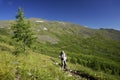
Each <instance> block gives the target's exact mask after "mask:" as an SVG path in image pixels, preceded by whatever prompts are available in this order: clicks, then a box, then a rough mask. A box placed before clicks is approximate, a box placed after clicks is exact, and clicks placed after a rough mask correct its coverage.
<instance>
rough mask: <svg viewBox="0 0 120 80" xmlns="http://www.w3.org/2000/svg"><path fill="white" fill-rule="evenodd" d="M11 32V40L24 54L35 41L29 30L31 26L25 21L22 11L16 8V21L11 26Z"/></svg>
mask: <svg viewBox="0 0 120 80" xmlns="http://www.w3.org/2000/svg"><path fill="white" fill-rule="evenodd" d="M11 29H12V31H13V37H12V38H13V39H14V40H15V41H16V42H17V43H18V44H19V46H21V49H22V50H23V51H24V52H25V51H26V47H30V46H31V45H32V43H33V41H35V37H34V34H33V32H32V30H31V24H30V22H29V21H25V18H24V15H23V11H22V9H21V8H18V12H17V15H16V21H15V23H14V24H13V25H11Z"/></svg>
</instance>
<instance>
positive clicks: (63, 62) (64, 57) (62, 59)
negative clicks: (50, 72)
mask: <svg viewBox="0 0 120 80" xmlns="http://www.w3.org/2000/svg"><path fill="white" fill-rule="evenodd" d="M59 58H60V59H61V69H62V70H66V66H67V63H66V60H67V57H66V54H65V52H64V51H63V50H62V51H61V53H60V55H59Z"/></svg>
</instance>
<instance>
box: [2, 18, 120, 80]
mask: <svg viewBox="0 0 120 80" xmlns="http://www.w3.org/2000/svg"><path fill="white" fill-rule="evenodd" d="M28 20H30V22H31V24H32V30H33V31H34V33H35V34H36V35H35V36H36V37H37V41H38V42H35V43H34V45H33V46H32V47H31V50H30V49H29V50H30V51H29V52H28V53H31V54H29V55H27V56H23V55H19V56H18V59H16V57H14V55H12V54H11V53H12V52H13V51H14V41H12V40H11V35H12V32H11V29H10V24H11V23H13V22H14V21H0V62H1V64H4V65H3V66H1V67H0V79H2V80H6V79H7V78H8V77H7V78H6V77H5V76H6V75H8V76H10V77H9V79H11V80H13V77H15V74H14V73H11V72H10V70H11V69H12V70H13V68H14V67H15V65H13V64H11V62H14V61H15V60H17V61H20V63H19V65H20V66H21V70H20V75H21V76H22V77H23V79H24V80H26V78H29V77H30V76H28V75H27V73H26V71H29V70H28V66H29V68H30V71H33V73H34V74H35V75H37V76H38V75H39V76H43V75H44V77H43V78H39V79H43V80H44V79H45V78H46V77H47V80H53V79H55V76H56V77H57V78H59V79H56V80H74V79H75V80H76V79H80V80H81V78H77V77H75V76H72V77H66V76H64V75H63V73H64V72H62V73H61V71H60V70H59V66H58V65H56V66H55V65H53V62H52V61H51V60H50V58H53V59H55V60H57V61H58V59H57V58H58V55H59V53H60V51H61V50H64V51H65V52H66V54H67V56H68V63H69V66H68V67H70V68H71V69H73V70H77V71H78V72H80V73H85V74H87V75H89V76H93V77H94V78H95V79H96V80H97V79H100V80H104V79H105V80H110V79H111V80H119V79H120V77H119V76H120V58H119V57H120V45H119V44H120V35H119V34H120V31H117V30H113V29H90V28H86V27H84V26H80V25H77V24H72V23H66V22H59V21H48V20H43V19H38V18H30V19H28ZM31 51H33V52H31ZM31 56H33V59H32V58H31ZM42 56H43V57H45V59H42V58H41V57H42ZM7 57H8V58H7ZM3 58H4V60H2V59H3ZM39 60H40V62H41V63H40V62H39ZM9 61H10V62H9ZM27 61H28V62H27ZM32 61H33V62H32ZM43 62H46V64H47V63H49V64H48V65H47V66H49V67H47V68H46V69H47V70H48V71H47V70H46V69H45V70H46V71H44V70H42V66H44V63H43ZM58 62H59V61H58ZM34 63H35V64H34ZM23 64H24V65H26V67H25V66H24V65H23ZM40 64H42V65H41V66H39V65H40ZM5 65H9V66H7V67H5ZM30 65H33V66H34V67H35V66H37V67H38V68H39V67H40V68H39V70H40V71H42V72H41V73H40V72H35V71H34V67H32V66H30ZM54 68H55V70H54ZM5 69H6V70H5ZM7 69H8V70H7ZM39 70H38V71H39ZM24 71H25V72H24ZM52 71H53V72H52ZM46 72H47V74H46ZM7 73H9V74H7ZM22 73H25V74H22ZM52 73H54V74H55V75H52ZM48 74H49V75H50V76H49V75H48ZM64 74H65V75H67V73H64ZM3 76H4V78H2V77H3ZM39 76H38V77H39ZM45 76H46V77H45ZM61 77H62V78H61ZM49 78H50V79H49ZM83 79H84V78H83ZM83 79H82V80H83Z"/></svg>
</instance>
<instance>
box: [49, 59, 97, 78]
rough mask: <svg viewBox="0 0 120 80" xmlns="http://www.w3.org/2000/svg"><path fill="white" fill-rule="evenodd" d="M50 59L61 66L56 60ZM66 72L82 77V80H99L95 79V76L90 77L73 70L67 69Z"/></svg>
mask: <svg viewBox="0 0 120 80" xmlns="http://www.w3.org/2000/svg"><path fill="white" fill-rule="evenodd" d="M50 59H51V60H52V61H53V63H54V64H56V65H59V66H60V64H58V62H57V61H55V60H54V59H52V58H50ZM64 71H66V72H69V73H71V74H72V75H75V76H79V77H81V78H85V79H87V80H97V79H95V78H94V77H93V76H90V75H88V74H86V73H82V72H80V71H76V70H72V69H65V70H64Z"/></svg>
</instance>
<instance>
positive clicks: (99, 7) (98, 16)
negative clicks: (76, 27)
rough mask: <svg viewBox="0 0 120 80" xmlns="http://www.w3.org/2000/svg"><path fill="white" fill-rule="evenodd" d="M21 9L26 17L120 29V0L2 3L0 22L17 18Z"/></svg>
mask: <svg viewBox="0 0 120 80" xmlns="http://www.w3.org/2000/svg"><path fill="white" fill-rule="evenodd" d="M19 6H21V7H22V9H23V11H24V13H25V17H26V18H31V17H35V18H43V19H46V20H58V21H65V22H71V23H76V24H80V25H84V26H88V27H90V28H97V29H98V28H113V29H118V30H120V0H0V20H12V19H15V15H16V12H17V9H18V7H19Z"/></svg>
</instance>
